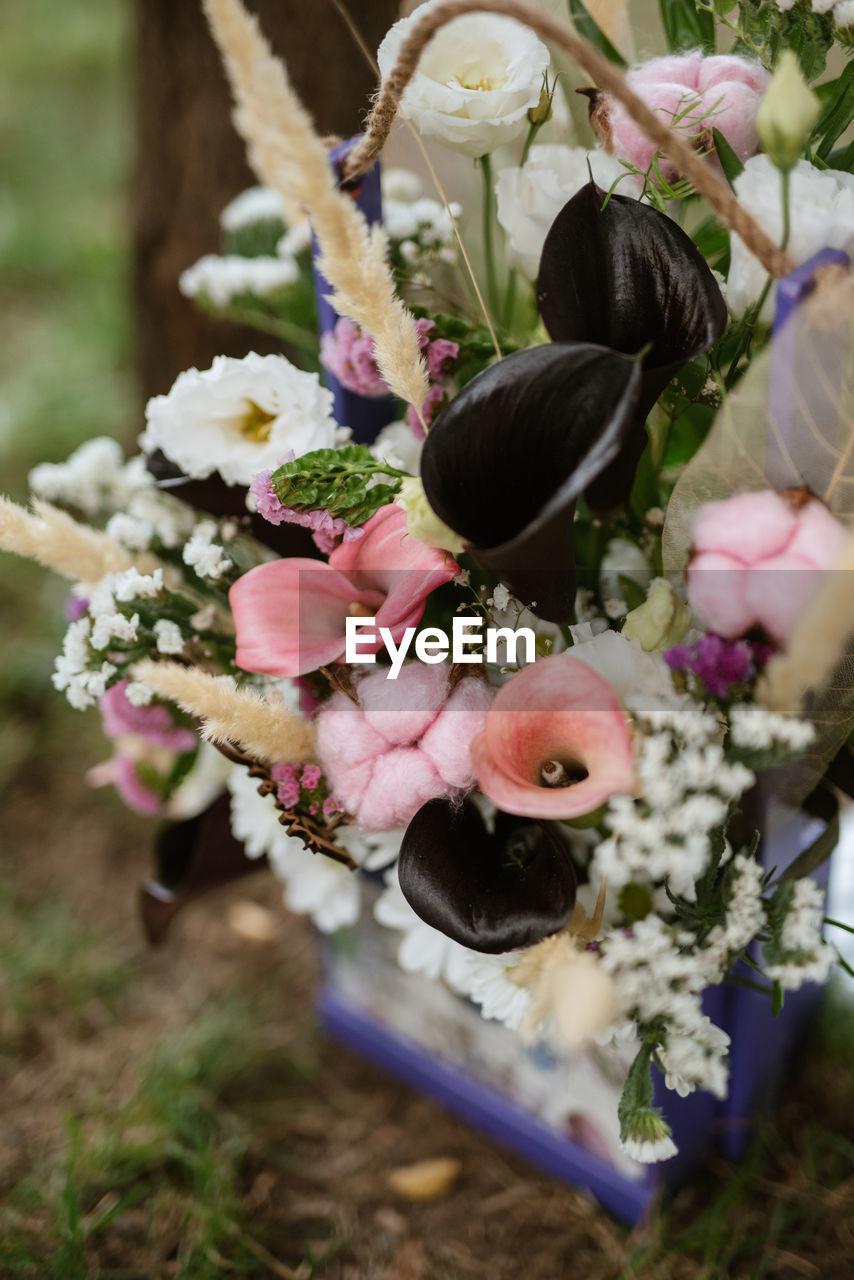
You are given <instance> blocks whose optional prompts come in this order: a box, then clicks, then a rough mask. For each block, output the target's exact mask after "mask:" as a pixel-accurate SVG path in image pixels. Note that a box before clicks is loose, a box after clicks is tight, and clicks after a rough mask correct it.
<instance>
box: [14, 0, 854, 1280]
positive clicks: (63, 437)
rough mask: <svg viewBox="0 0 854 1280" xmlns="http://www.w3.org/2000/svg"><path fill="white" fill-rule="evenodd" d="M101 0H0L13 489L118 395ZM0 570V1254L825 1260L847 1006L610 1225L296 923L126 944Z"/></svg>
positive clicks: (125, 404)
mask: <svg viewBox="0 0 854 1280" xmlns="http://www.w3.org/2000/svg"><path fill="white" fill-rule="evenodd" d="M129 20H130V6H128V5H124V4H117V3H116V0H86V3H85V4H70V3H68V2H67V0H28V3H27V4H26V5H21V4H13V3H12V2H11V0H6V3H3V2H2V0H0V154H2V155H3V184H4V185H3V191H4V194H2V195H0V309H2V313H3V314H4V316H5V317H6V319H7V324H6V326H5V331H4V341H3V342H2V343H0V463H2V471H3V486H4V488H5V489H7V490H8V491H10V492H11V493H12V494H13V496H15V497H16V498H18V499H22V498H23V497H24V495H25V491H26V473H27V471H28V469H29V468H30V467H31V466H32V465H34V464H35V463H36V462H38V461H41V460H44V459H58V458H61V457H64V456H65V455H66V454H67V453H68V452H69V451H70V449H72V448H74V447H75V446H76V445H77V444H78V443H80V442H81V441H82V440H84V439H86V438H88V437H89V436H91V435H95V434H101V433H104V434H114V435H118V436H119V437H120V438H122V439H124V440H125V441H126V442H127V441H129V440H131V439H132V437H133V434H134V432H135V430H136V429H137V426H138V407H137V404H136V398H135V390H134V385H133V381H132V377H131V371H130V363H131V356H130V338H129V333H130V324H129V315H130V311H129V307H128V299H127V280H128V276H129V272H128V253H129V250H128V234H127V226H128V221H127V217H126V209H125V196H124V194H123V193H124V189H125V188H124V180H125V178H126V176H127V170H128V164H129V157H130V153H131V133H132V130H131V49H130V30H129ZM3 585H4V604H5V606H6V607H5V609H4V635H3V657H4V661H3V663H2V664H0V795H2V796H3V801H4V817H3V824H4V825H3V832H4V836H7V835H11V841H8V840H7V841H6V842H5V843H3V846H2V860H0V861H2V865H0V877H2V879H1V880H0V1008H2V1014H0V1139H2V1140H0V1277H3V1278H4V1280H5V1277H7V1276H12V1277H18V1276H20V1277H37V1278H38V1280H43V1278H46V1280H54V1278H56V1280H84V1278H85V1280H88V1278H89V1277H104V1278H105V1280H109V1278H110V1277H112V1278H113V1280H135V1278H136V1277H139V1278H140V1280H159V1277H161V1276H163V1277H178V1278H179V1280H207V1278H208V1277H227V1276H241V1277H256V1276H257V1277H262V1276H263V1277H267V1276H278V1277H285V1280H311V1277H314V1276H317V1277H323V1278H324V1280H366V1277H369V1276H370V1277H372V1280H373V1277H377V1280H379V1278H380V1277H384V1278H385V1280H469V1277H472V1278H473V1277H476V1276H483V1275H488V1276H489V1277H490V1280H505V1277H511V1276H512V1277H514V1278H515V1277H516V1276H517V1275H518V1274H519V1270H520V1263H519V1259H520V1258H524V1259H525V1262H524V1272H525V1275H526V1280H556V1277H557V1276H564V1275H566V1276H574V1275H584V1276H586V1277H590V1280H605V1278H606V1277H614V1276H617V1275H620V1276H624V1277H626V1278H627V1280H628V1278H638V1280H683V1278H685V1280H687V1278H688V1277H691V1278H698V1277H702V1280H738V1278H740V1277H742V1276H744V1277H748V1276H749V1277H754V1276H755V1277H768V1278H774V1280H777V1278H778V1277H779V1278H780V1280H787V1278H788V1277H793V1278H794V1277H798V1276H803V1277H810V1276H815V1277H822V1278H824V1277H830V1280H834V1278H835V1277H839V1278H840V1280H842V1277H845V1276H848V1275H850V1274H851V1273H852V1270H854V1235H852V1232H851V1227H850V1225H849V1224H850V1223H851V1222H852V1221H854V1119H852V1116H853V1115H854V1107H852V1100H854V1096H853V1093H854V1091H852V1084H851V1060H852V1047H854V1025H852V1014H851V1011H850V1009H849V1010H847V1011H845V1010H842V1009H840V1007H839V1006H837V1005H833V1004H831V1005H829V1006H828V1007H827V1009H826V1011H825V1016H824V1019H823V1021H822V1022H821V1024H820V1025H819V1026H818V1027H816V1028H815V1030H814V1031H813V1033H812V1035H811V1038H810V1041H809V1043H808V1045H806V1046H805V1048H807V1049H808V1050H809V1052H808V1054H805V1055H804V1058H803V1061H802V1062H801V1064H800V1066H799V1067H798V1069H797V1071H796V1073H795V1074H794V1076H793V1077H792V1082H791V1084H790V1086H789V1089H788V1092H787V1095H786V1099H785V1102H784V1105H783V1108H782V1110H781V1111H780V1112H779V1114H778V1115H776V1116H775V1117H774V1118H773V1119H769V1120H768V1121H766V1122H765V1123H764V1125H763V1126H762V1128H761V1129H760V1132H759V1134H758V1136H757V1138H756V1139H755V1142H754V1145H753V1146H752V1148H751V1150H750V1153H749V1155H748V1157H747V1158H746V1160H745V1161H744V1162H743V1163H742V1164H740V1165H739V1166H738V1167H735V1168H734V1167H731V1166H728V1165H725V1164H723V1163H722V1162H717V1163H714V1162H713V1163H711V1164H710V1165H709V1166H708V1167H707V1168H706V1170H705V1171H704V1173H703V1174H702V1176H701V1177H700V1178H699V1179H697V1180H696V1181H695V1182H694V1183H692V1184H691V1186H689V1187H687V1188H685V1189H684V1190H683V1191H681V1192H679V1193H678V1194H677V1195H676V1196H675V1197H674V1198H673V1199H672V1200H671V1201H669V1202H667V1203H666V1204H665V1205H663V1206H662V1208H661V1209H660V1211H659V1212H658V1214H657V1215H656V1216H655V1217H654V1218H653V1219H652V1220H651V1221H650V1222H649V1223H648V1224H646V1226H644V1227H642V1228H640V1229H639V1230H638V1231H635V1232H631V1233H630V1232H627V1231H626V1230H625V1229H623V1228H622V1227H620V1226H618V1225H617V1224H615V1223H613V1222H612V1221H611V1220H610V1219H608V1218H607V1217H606V1215H604V1214H602V1213H599V1212H598V1211H596V1210H595V1209H594V1208H592V1206H590V1205H589V1203H588V1202H586V1201H585V1200H584V1198H583V1197H581V1196H578V1195H577V1194H575V1193H574V1192H572V1191H571V1190H568V1189H566V1188H563V1187H560V1186H559V1185H556V1184H554V1183H552V1182H550V1181H549V1180H548V1179H546V1178H541V1177H539V1176H538V1175H536V1174H535V1173H533V1172H532V1171H531V1170H530V1169H528V1168H527V1166H525V1165H524V1164H523V1163H522V1162H521V1161H515V1160H514V1159H512V1158H510V1157H508V1156H506V1155H505V1154H503V1153H502V1152H501V1151H499V1150H498V1149H497V1148H495V1147H493V1146H491V1145H490V1144H489V1143H488V1142H486V1141H485V1140H483V1139H481V1138H479V1137H477V1135H474V1134H471V1133H468V1132H467V1131H465V1130H463V1129H461V1127H460V1126H459V1125H457V1124H456V1123H455V1122H454V1121H452V1120H450V1119H449V1118H447V1117H445V1116H444V1115H442V1114H441V1113H439V1112H437V1111H436V1110H435V1109H434V1108H433V1107H432V1106H431V1105H430V1104H429V1103H427V1102H426V1101H424V1100H421V1099H419V1098H417V1097H415V1096H414V1095H411V1094H409V1093H408V1092H407V1091H405V1090H403V1089H402V1088H399V1087H398V1086H396V1085H394V1084H392V1083H390V1082H383V1081H381V1080H379V1079H378V1077H377V1076H376V1074H375V1073H374V1072H373V1071H372V1070H371V1069H370V1068H368V1067H365V1066H362V1065H361V1064H360V1063H359V1062H358V1061H357V1060H356V1059H353V1058H350V1057H349V1056H348V1055H346V1054H344V1053H342V1052H340V1051H338V1050H337V1049H335V1048H334V1047H331V1046H328V1045H326V1044H324V1042H323V1041H322V1040H319V1039H318V1037H317V1033H316V1031H315V1029H314V1026H313V1022H312V1015H311V1009H310V999H311V981H310V974H311V971H312V968H313V960H312V948H311V942H310V940H309V938H308V936H307V934H306V932H305V930H304V929H302V928H296V927H295V926H293V925H291V926H289V929H291V930H293V931H292V932H289V933H288V934H287V935H285V934H284V933H282V935H281V936H280V937H279V938H278V940H277V941H275V942H274V943H270V944H267V943H265V944H263V945H262V944H246V943H245V942H241V941H240V940H238V939H236V938H235V936H234V935H233V934H232V933H231V932H230V930H229V929H228V927H227V926H226V924H225V923H224V919H223V912H222V909H221V906H219V905H216V904H213V905H212V906H211V907H210V909H208V908H207V907H205V908H201V907H200V908H199V909H198V910H197V911H196V912H194V913H193V914H192V915H190V916H188V918H187V921H186V922H185V923H184V922H182V923H181V925H180V926H179V927H178V928H177V933H176V937H175V939H174V940H173V941H172V942H170V943H169V944H168V945H167V947H166V949H165V950H164V951H162V952H159V953H146V952H145V951H144V950H143V947H142V944H141V941H140V939H139V934H138V930H137V925H136V922H135V920H134V918H133V908H132V903H133V891H134V886H135V884H136V882H137V881H138V880H139V879H140V878H141V876H142V874H143V872H142V870H141V869H140V868H141V867H142V866H144V865H145V864H144V861H143V860H144V858H145V846H146V843H147V840H148V828H146V827H145V825H144V824H142V823H140V822H138V821H137V820H136V819H133V818H130V817H128V816H126V815H125V814H124V813H123V811H122V810H121V809H120V807H119V806H118V804H117V802H115V801H114V800H112V799H110V798H109V797H103V796H101V795H98V796H95V797H93V796H91V795H87V794H86V793H85V791H84V788H83V787H82V785H81V783H80V773H81V771H82V769H83V768H85V766H86V764H87V763H92V762H94V760H95V759H97V752H98V750H99V734H98V730H97V725H96V723H95V718H93V717H81V716H80V715H79V713H76V712H72V711H70V709H69V708H67V706H66V705H65V704H64V703H63V702H62V700H61V699H60V698H59V697H58V696H57V695H55V694H54V693H53V691H52V690H51V689H50V684H49V673H50V669H51V664H52V659H53V656H54V654H55V653H56V651H57V648H58V645H59V642H60V638H61V634H62V630H63V623H62V606H63V597H64V588H63V587H62V585H61V584H59V583H56V582H54V581H51V580H50V579H48V578H47V576H46V575H45V574H43V573H42V572H41V571H40V570H38V569H35V568H32V567H31V566H29V565H24V564H17V563H16V562H14V561H12V560H11V559H5V560H4V561H3ZM57 815H60V816H57ZM13 855H14V856H13ZM265 892H267V894H268V897H269V896H270V894H271V893H273V892H275V891H272V890H270V889H266V890H265ZM256 896H257V895H256ZM271 901H272V899H271ZM277 918H278V917H277ZM282 928H283V929H284V926H282ZM253 947H254V949H253ZM448 1153H452V1154H457V1155H459V1157H460V1158H461V1159H462V1160H463V1164H464V1169H465V1174H464V1177H463V1180H462V1181H461V1183H460V1185H459V1187H458V1188H457V1190H456V1191H455V1193H454V1195H453V1196H452V1197H450V1198H448V1199H447V1200H443V1201H438V1202H436V1203H435V1204H425V1205H414V1204H405V1203H401V1202H399V1201H395V1200H394V1198H393V1197H392V1196H391V1195H390V1193H389V1191H388V1188H387V1185H386V1176H387V1172H388V1170H389V1168H391V1167H393V1166H395V1165H397V1164H403V1163H408V1162H409V1161H411V1160H415V1159H419V1158H426V1157H428V1156H432V1155H441V1154H448ZM491 1206H494V1207H491Z"/></svg>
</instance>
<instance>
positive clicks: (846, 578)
mask: <svg viewBox="0 0 854 1280" xmlns="http://www.w3.org/2000/svg"><path fill="white" fill-rule="evenodd" d="M852 574H854V530H852V532H851V533H849V535H848V541H847V542H846V544H845V548H844V550H843V552H842V555H841V556H840V558H839V560H838V561H837V562H836V564H835V565H834V566H833V568H832V569H831V570H830V571H829V573H828V574H827V575H826V577H825V579H824V581H823V582H822V584H821V586H820V587H819V589H818V591H817V592H816V593H815V595H814V596H813V598H812V600H810V602H809V605H808V606H807V608H806V609H805V610H804V612H803V614H802V615H801V617H800V619H799V621H798V623H797V625H796V626H795V628H794V630H793V631H792V634H791V636H790V637H789V642H788V644H787V646H786V649H785V652H784V653H781V654H778V655H777V656H776V657H774V658H772V659H771V661H770V662H769V663H768V666H767V667H766V669H765V674H764V675H763V677H762V679H761V680H760V681H759V684H758V686H757V690H756V696H757V698H758V700H759V701H760V702H761V703H762V704H763V705H764V706H766V707H768V709H769V710H770V711H776V712H778V713H779V714H781V715H789V716H791V715H797V713H798V711H799V709H800V706H801V703H802V701H803V698H804V695H805V694H806V692H807V691H808V690H809V689H820V688H821V687H822V685H824V684H826V682H827V681H828V680H829V679H830V677H831V675H832V674H833V670H834V668H835V667H836V666H837V664H838V663H839V662H841V661H842V659H843V658H844V656H845V650H846V646H847V645H848V642H849V640H850V639H851V637H852V636H854V591H852V582H854V577H852V576H850V575H852Z"/></svg>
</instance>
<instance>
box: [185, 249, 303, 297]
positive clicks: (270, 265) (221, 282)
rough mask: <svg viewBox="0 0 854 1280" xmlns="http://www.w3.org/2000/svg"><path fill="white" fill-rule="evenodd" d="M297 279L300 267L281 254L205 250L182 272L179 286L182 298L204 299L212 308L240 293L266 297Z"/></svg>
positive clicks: (290, 258)
mask: <svg viewBox="0 0 854 1280" xmlns="http://www.w3.org/2000/svg"><path fill="white" fill-rule="evenodd" d="M298 278H299V267H298V266H297V264H296V262H295V261H294V259H293V258H292V257H289V256H286V255H284V254H279V255H278V256H277V257H275V258H273V257H268V256H266V255H261V256H260V257H255V258H244V257H242V256H241V255H239V254H223V255H220V254H216V253H207V254H205V256H204V257H203V258H199V260H198V262H194V263H193V265H192V266H191V267H187V269H186V271H182V272H181V275H180V276H179V277H178V288H179V289H180V290H181V292H182V293H183V295H184V297H185V298H207V299H208V300H209V301H210V302H212V303H213V305H214V306H215V307H227V306H228V304H229V303H230V302H231V300H232V298H235V297H237V296H238V295H239V294H243V293H250V294H254V295H255V296H256V297H259V298H265V297H267V296H268V294H271V293H278V292H279V291H280V290H281V289H287V288H289V286H290V285H292V284H293V283H294V282H295V281H296V280H297V279H298Z"/></svg>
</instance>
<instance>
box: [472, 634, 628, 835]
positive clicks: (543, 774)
mask: <svg viewBox="0 0 854 1280" xmlns="http://www.w3.org/2000/svg"><path fill="white" fill-rule="evenodd" d="M471 756H472V762H473V764H474V769H475V774H476V776H477V780H478V784H479V786H480V789H481V791H483V793H484V795H486V796H488V798H489V799H490V800H491V801H492V802H493V804H495V805H497V807H498V808H499V809H503V810H504V811H505V812H506V813H514V814H519V815H520V816H522V817H531V818H575V817H578V816H580V815H582V814H585V813H591V812H592V811H593V810H594V809H597V808H598V807H599V806H600V805H601V804H604V802H605V801H606V800H607V799H608V797H609V796H612V795H615V794H618V793H621V792H632V791H633V790H634V789H635V786H636V779H635V772H634V759H633V748H632V736H631V733H630V731H629V727H628V724H627V722H626V715H625V712H624V711H623V708H622V707H621V705H620V702H619V700H618V698H617V695H616V693H615V691H614V689H613V687H612V686H611V685H610V684H609V683H608V682H607V681H606V680H603V679H602V677H601V676H599V675H597V674H596V672H595V671H593V670H592V668H591V667H589V666H588V665H587V663H586V662H582V661H580V660H579V659H578V658H574V657H572V655H571V654H567V653H561V654H554V655H552V656H551V657H548V658H541V659H540V661H539V662H536V663H532V664H531V666H528V667H524V668H523V669H522V670H521V671H519V672H518V673H517V674H516V675H514V676H511V678H510V679H509V680H508V681H507V683H506V684H505V685H503V686H502V687H501V689H499V691H498V693H497V694H496V697H495V700H494V702H493V703H492V706H491V707H490V709H489V711H488V712H487V714H486V719H485V721H484V727H483V732H482V733H480V734H479V735H478V736H477V737H476V738H475V739H474V741H473V742H472V744H471ZM555 766H558V769H563V770H564V772H565V778H566V780H565V784H564V785H558V786H549V785H547V782H546V778H547V777H548V776H549V775H550V774H551V773H552V771H553V770H554V768H555ZM579 774H580V775H581V776H580V777H579V776H578V775H579Z"/></svg>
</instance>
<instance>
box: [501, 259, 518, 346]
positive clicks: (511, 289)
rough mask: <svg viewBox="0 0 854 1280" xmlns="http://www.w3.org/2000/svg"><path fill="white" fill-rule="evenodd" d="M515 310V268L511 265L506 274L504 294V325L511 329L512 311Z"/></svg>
mask: <svg viewBox="0 0 854 1280" xmlns="http://www.w3.org/2000/svg"><path fill="white" fill-rule="evenodd" d="M515 310H516V268H515V267H511V269H510V272H509V273H508V276H507V292H506V294H505V295H504V327H505V328H506V329H508V330H509V331H510V332H511V333H512V331H513V312H514V311H515Z"/></svg>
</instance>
